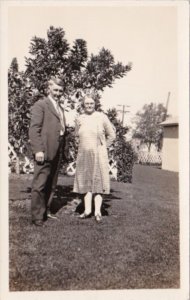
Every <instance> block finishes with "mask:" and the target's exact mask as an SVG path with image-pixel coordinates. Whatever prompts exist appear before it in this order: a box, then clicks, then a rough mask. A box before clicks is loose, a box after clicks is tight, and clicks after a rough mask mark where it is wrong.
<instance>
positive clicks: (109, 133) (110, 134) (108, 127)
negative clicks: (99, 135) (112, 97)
mask: <svg viewBox="0 0 190 300" xmlns="http://www.w3.org/2000/svg"><path fill="white" fill-rule="evenodd" d="M104 130H105V135H106V144H107V147H109V146H110V145H111V144H112V143H113V141H114V140H115V138H116V130H115V127H114V125H113V124H112V123H111V122H110V120H109V119H108V117H107V116H106V115H104Z"/></svg>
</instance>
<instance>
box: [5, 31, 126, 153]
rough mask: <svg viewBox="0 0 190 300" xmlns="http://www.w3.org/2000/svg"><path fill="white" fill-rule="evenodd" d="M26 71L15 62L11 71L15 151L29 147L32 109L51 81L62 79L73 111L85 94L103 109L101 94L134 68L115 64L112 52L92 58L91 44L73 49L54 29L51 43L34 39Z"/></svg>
mask: <svg viewBox="0 0 190 300" xmlns="http://www.w3.org/2000/svg"><path fill="white" fill-rule="evenodd" d="M25 60H26V70H25V71H24V72H23V71H19V67H18V63H17V59H16V58H13V60H12V63H11V66H10V68H9V71H8V88H9V141H10V143H11V144H12V146H13V147H14V148H15V150H16V152H17V153H18V152H19V149H23V148H25V147H26V145H27V143H28V127H29V122H30V108H31V106H32V105H33V103H34V102H35V101H36V100H38V99H39V97H41V96H42V95H46V94H47V81H48V80H49V78H50V77H51V76H52V75H59V76H60V77H62V79H63V82H64V97H65V98H66V99H67V100H68V101H69V102H70V105H71V107H72V108H73V107H74V106H76V103H78V104H79V109H78V110H79V111H80V100H81V96H82V95H83V94H84V93H87V92H89V91H91V92H92V91H93V92H94V99H95V101H96V105H97V106H98V107H99V108H100V106H101V104H100V91H103V90H104V88H105V87H106V86H109V87H111V86H112V84H113V83H114V81H115V80H116V79H118V78H122V77H123V76H125V75H126V74H127V72H128V71H130V69H131V64H128V65H125V66H124V65H122V63H115V61H114V57H113V55H112V54H111V52H110V51H109V50H106V49H104V48H102V49H101V50H100V51H99V53H98V54H97V55H94V54H91V55H90V56H89V55H88V51H87V43H86V41H85V40H83V39H76V40H75V41H74V42H73V45H72V46H71V45H69V43H68V41H67V39H66V38H65V32H64V30H63V29H62V28H55V27H53V26H50V28H49V29H48V30H47V39H44V38H40V37H36V36H34V37H33V38H32V39H31V42H30V47H29V56H28V57H25Z"/></svg>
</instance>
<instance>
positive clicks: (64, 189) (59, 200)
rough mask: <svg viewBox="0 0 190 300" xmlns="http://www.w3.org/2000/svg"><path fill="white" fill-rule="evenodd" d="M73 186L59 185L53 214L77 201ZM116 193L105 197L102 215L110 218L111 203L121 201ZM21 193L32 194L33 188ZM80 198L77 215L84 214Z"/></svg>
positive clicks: (52, 209)
mask: <svg viewBox="0 0 190 300" xmlns="http://www.w3.org/2000/svg"><path fill="white" fill-rule="evenodd" d="M72 190H73V186H72V185H69V186H63V185H57V187H56V190H55V195H54V197H53V200H52V204H51V207H50V209H51V212H52V213H53V214H56V213H57V212H58V211H59V210H60V209H61V208H62V207H64V206H66V205H68V204H69V203H70V202H71V201H73V199H75V198H76V197H77V196H76V194H75V193H73V192H72ZM115 192H117V191H114V190H113V189H111V191H110V194H109V195H105V196H103V199H104V200H103V204H102V210H101V212H102V215H103V216H108V215H109V214H108V209H109V207H110V204H109V202H110V201H112V200H113V199H114V200H115V199H117V200H120V199H121V198H120V197H116V196H115ZM21 193H29V194H31V187H27V189H26V190H22V191H21ZM78 197H79V198H80V200H81V202H80V203H79V204H78V205H77V206H76V210H75V212H76V213H79V214H81V213H83V212H84V195H80V196H79V195H78ZM92 212H94V201H93V202H92Z"/></svg>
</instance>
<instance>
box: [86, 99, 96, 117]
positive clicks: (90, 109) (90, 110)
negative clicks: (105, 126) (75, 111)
mask: <svg viewBox="0 0 190 300" xmlns="http://www.w3.org/2000/svg"><path fill="white" fill-rule="evenodd" d="M94 109H95V102H94V100H93V99H92V98H85V99H84V110H85V112H86V113H87V114H91V113H93V111H94Z"/></svg>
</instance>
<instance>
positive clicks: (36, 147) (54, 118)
mask: <svg viewBox="0 0 190 300" xmlns="http://www.w3.org/2000/svg"><path fill="white" fill-rule="evenodd" d="M63 114H64V112H63ZM61 129H62V127H61V123H60V118H59V115H58V113H57V111H56V109H55V108H54V106H53V103H52V102H51V100H50V99H49V98H47V97H44V98H43V99H40V100H38V101H37V102H36V103H35V104H34V106H33V107H32V111H31V123H30V128H29V139H30V143H31V147H32V152H33V154H35V153H37V152H40V151H42V152H44V154H45V160H53V159H54V157H55V156H56V153H57V150H58V147H59V137H60V130H61ZM63 131H64V137H65V136H66V128H65V129H63ZM64 144H65V142H64ZM64 146H65V145H64Z"/></svg>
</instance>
